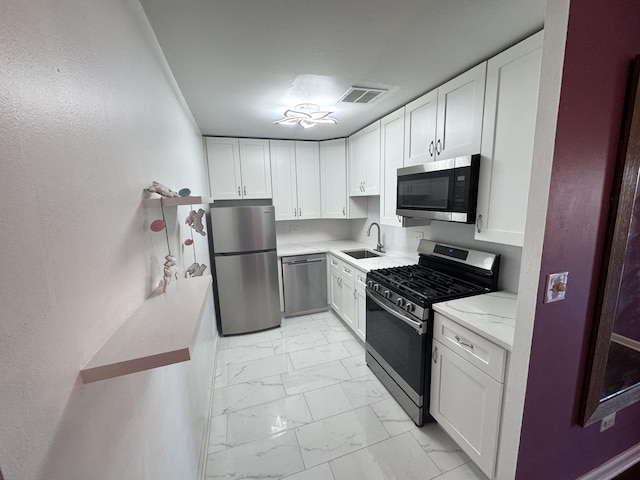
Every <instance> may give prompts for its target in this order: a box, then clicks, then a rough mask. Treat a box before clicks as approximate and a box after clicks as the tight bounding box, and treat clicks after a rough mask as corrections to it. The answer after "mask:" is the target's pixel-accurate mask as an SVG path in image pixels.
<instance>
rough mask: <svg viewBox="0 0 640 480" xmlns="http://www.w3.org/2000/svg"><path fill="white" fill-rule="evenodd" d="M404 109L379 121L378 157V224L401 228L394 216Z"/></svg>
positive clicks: (399, 221) (401, 157) (402, 152)
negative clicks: (379, 173)
mask: <svg viewBox="0 0 640 480" xmlns="http://www.w3.org/2000/svg"><path fill="white" fill-rule="evenodd" d="M404 118H405V117H404V107H403V108H401V109H399V110H396V111H395V112H393V113H390V114H389V115H387V116H386V117H384V118H383V119H382V120H380V156H381V162H382V181H381V184H380V223H381V224H383V225H392V226H394V227H400V226H402V220H401V217H399V216H398V215H396V201H397V198H396V197H397V189H398V181H397V170H398V168H402V166H403V161H404Z"/></svg>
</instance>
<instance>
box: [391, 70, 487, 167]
mask: <svg viewBox="0 0 640 480" xmlns="http://www.w3.org/2000/svg"><path fill="white" fill-rule="evenodd" d="M486 69H487V63H486V62H483V63H481V64H480V65H477V66H476V67H474V68H472V69H471V70H468V71H466V72H465V73H463V74H461V75H459V76H457V77H456V78H454V79H452V80H449V81H448V82H447V83H445V84H444V85H441V86H440V87H438V88H437V89H435V90H432V91H430V92H429V93H426V94H425V95H423V96H422V97H420V98H418V99H416V100H414V101H413V102H411V103H409V104H407V105H406V107H405V152H404V166H405V167H408V166H410V165H418V164H420V163H427V162H431V161H434V160H443V159H446V158H451V157H457V156H461V155H471V154H474V153H478V152H479V151H480V142H481V138H482V116H483V115H482V113H483V105H484V88H485V79H486Z"/></svg>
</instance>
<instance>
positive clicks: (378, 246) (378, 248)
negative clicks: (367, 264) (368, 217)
mask: <svg viewBox="0 0 640 480" xmlns="http://www.w3.org/2000/svg"><path fill="white" fill-rule="evenodd" d="M374 225H375V226H376V227H378V245H377V246H376V252H380V253H384V245H382V244H381V243H380V225H378V224H377V223H376V222H372V223H371V225H369V230H367V237H370V236H371V227H373V226H374Z"/></svg>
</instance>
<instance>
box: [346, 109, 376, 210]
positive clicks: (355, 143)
mask: <svg viewBox="0 0 640 480" xmlns="http://www.w3.org/2000/svg"><path fill="white" fill-rule="evenodd" d="M348 177H349V195H351V196H354V197H357V196H369V195H380V120H378V121H376V122H374V123H372V124H371V125H369V126H368V127H366V128H363V129H362V130H360V131H359V132H357V133H354V134H353V135H352V136H351V137H349V174H348Z"/></svg>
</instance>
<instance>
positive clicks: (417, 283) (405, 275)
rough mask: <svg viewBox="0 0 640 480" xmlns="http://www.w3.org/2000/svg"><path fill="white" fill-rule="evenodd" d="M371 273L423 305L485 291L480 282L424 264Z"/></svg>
mask: <svg viewBox="0 0 640 480" xmlns="http://www.w3.org/2000/svg"><path fill="white" fill-rule="evenodd" d="M369 275H370V276H371V278H373V279H375V280H376V281H379V282H382V283H384V284H386V285H387V286H388V287H390V288H393V289H394V290H396V291H397V292H398V293H402V294H403V295H404V296H405V297H407V298H408V299H410V300H411V301H413V302H416V303H422V304H424V303H431V302H433V301H437V300H443V299H446V298H451V297H458V296H465V295H471V294H475V293H482V292H484V291H485V288H484V287H482V286H480V285H476V284H473V283H470V282H467V281H465V280H463V279H461V278H457V277H454V276H451V275H448V274H446V273H443V272H439V271H436V270H433V269H431V268H429V267H425V266H423V265H405V266H401V267H392V268H382V269H379V270H374V271H372V272H370V273H369Z"/></svg>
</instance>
